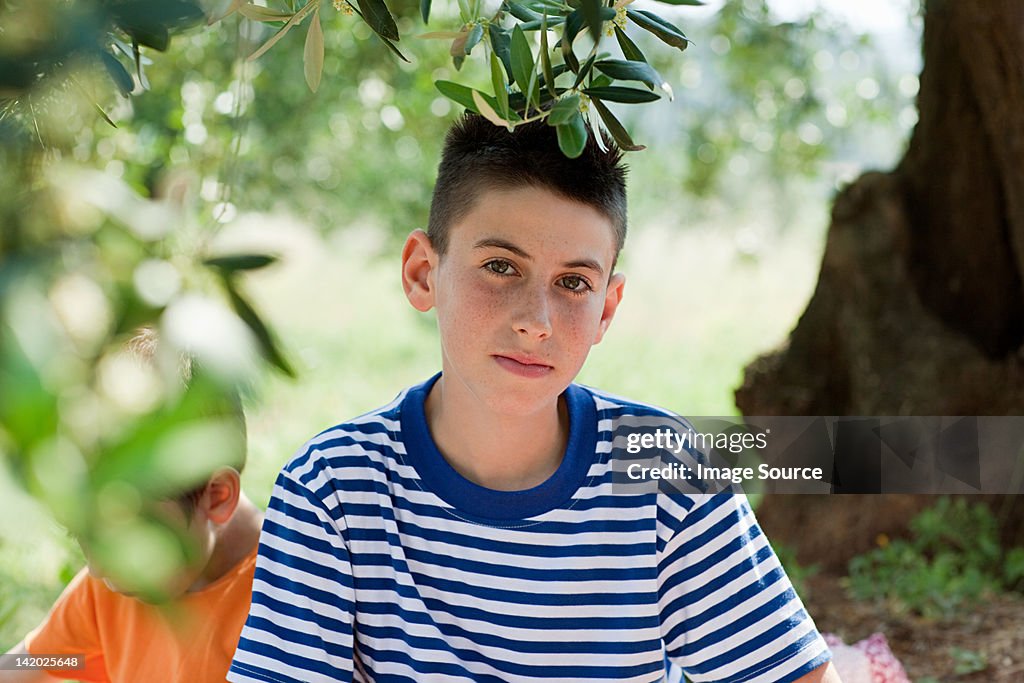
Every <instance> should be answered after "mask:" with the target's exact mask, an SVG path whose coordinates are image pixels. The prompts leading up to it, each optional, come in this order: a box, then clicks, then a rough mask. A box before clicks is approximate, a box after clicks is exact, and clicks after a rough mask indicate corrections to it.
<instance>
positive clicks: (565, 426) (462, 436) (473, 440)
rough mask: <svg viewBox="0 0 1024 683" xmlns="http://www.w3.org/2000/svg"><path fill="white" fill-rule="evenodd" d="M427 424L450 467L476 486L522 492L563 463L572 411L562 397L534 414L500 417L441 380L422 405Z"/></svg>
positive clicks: (540, 481)
mask: <svg viewBox="0 0 1024 683" xmlns="http://www.w3.org/2000/svg"><path fill="white" fill-rule="evenodd" d="M423 408H424V412H425V413H426V417H427V425H428V426H429V428H430V434H431V436H432V437H433V439H434V443H435V445H436V446H437V449H438V450H439V451H440V452H441V455H442V456H444V459H445V460H446V461H447V462H448V464H449V465H451V466H452V468H453V469H455V471H456V472H458V473H459V474H461V475H462V476H463V477H465V478H466V479H468V480H470V481H471V482H473V483H474V484H477V485H479V486H483V487H485V488H488V489H492V490H495V491H522V490H525V489H529V488H532V487H534V486H538V485H540V484H542V483H544V482H545V481H546V480H547V479H548V478H549V477H550V476H551V475H552V474H554V473H555V471H556V470H557V469H558V466H559V465H560V464H561V463H562V458H563V456H564V455H565V446H566V443H567V442H568V440H569V412H568V408H567V407H566V405H565V400H564V399H563V398H561V397H560V398H559V399H557V400H556V401H555V403H554V404H553V405H550V406H548V407H546V408H544V409H542V410H540V411H538V412H536V413H533V414H530V415H515V416H510V415H497V414H495V413H493V412H490V411H488V410H487V409H486V408H485V407H484V406H482V405H481V404H480V403H479V402H478V401H475V400H473V398H472V397H470V396H462V395H459V393H458V392H457V391H454V390H452V389H451V388H450V387H446V386H445V384H444V375H442V376H441V377H440V378H438V380H437V382H436V383H435V384H434V386H433V388H431V390H430V394H429V395H428V396H427V399H426V401H425V403H424V406H423Z"/></svg>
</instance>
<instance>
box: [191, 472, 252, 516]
mask: <svg viewBox="0 0 1024 683" xmlns="http://www.w3.org/2000/svg"><path fill="white" fill-rule="evenodd" d="M241 495H242V478H241V477H240V476H239V474H238V472H237V471H236V470H235V469H234V468H232V467H223V468H221V469H219V470H217V471H216V472H214V473H213V476H212V477H210V480H209V481H208V482H207V483H206V488H205V489H204V490H203V495H202V496H201V497H200V498H199V505H200V506H202V508H203V511H204V512H205V513H206V518H207V519H209V520H210V521H211V522H213V523H214V524H226V523H227V521H228V520H229V519H231V515H233V514H235V508H237V507H238V500H239V498H240V497H241Z"/></svg>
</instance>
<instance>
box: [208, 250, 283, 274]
mask: <svg viewBox="0 0 1024 683" xmlns="http://www.w3.org/2000/svg"><path fill="white" fill-rule="evenodd" d="M277 260H278V259H277V257H276V256H271V255H269V254H233V255H231V256H214V257H212V258H208V259H206V260H204V261H203V264H204V265H207V266H210V267H211V268H216V269H218V270H220V271H222V272H225V273H233V272H235V271H238V270H257V269H259V268H264V267H266V266H269V265H270V264H272V263H277Z"/></svg>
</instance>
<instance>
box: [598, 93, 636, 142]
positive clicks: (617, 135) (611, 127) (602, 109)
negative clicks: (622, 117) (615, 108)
mask: <svg viewBox="0 0 1024 683" xmlns="http://www.w3.org/2000/svg"><path fill="white" fill-rule="evenodd" d="M590 104H591V105H593V107H594V108H595V109H597V113H598V115H599V116H600V117H601V121H602V122H604V126H605V128H607V129H608V132H609V133H611V136H612V139H613V140H615V144H617V145H618V146H619V147H621V148H622V149H624V150H626V151H627V152H639V151H640V150H643V149H646V147H644V146H643V145H638V144H636V143H635V142H633V138H631V137H630V135H629V133H628V132H626V128H625V126H623V125H622V123H620V122H619V120H618V119H617V118H615V115H614V114H612V112H611V111H610V110H609V109H608V107H606V106H605V104H604V103H603V102H602V101H601V100H597V99H593V100H590Z"/></svg>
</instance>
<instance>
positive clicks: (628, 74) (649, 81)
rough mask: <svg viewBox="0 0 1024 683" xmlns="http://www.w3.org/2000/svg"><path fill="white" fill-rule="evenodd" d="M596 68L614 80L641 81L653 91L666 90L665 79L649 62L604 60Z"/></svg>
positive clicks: (597, 63)
mask: <svg viewBox="0 0 1024 683" xmlns="http://www.w3.org/2000/svg"><path fill="white" fill-rule="evenodd" d="M594 66H595V67H596V68H597V69H599V70H600V71H602V72H604V73H606V74H608V75H609V76H611V77H612V78H614V79H616V80H620V81H640V82H641V83H643V84H644V85H646V86H648V87H649V88H650V89H651V90H654V89H655V88H664V86H665V79H664V78H662V77H661V74H659V73H658V72H657V71H655V69H654V67H653V66H651V65H650V64H648V63H647V62H636V61H629V60H625V59H602V60H601V61H599V62H596V63H595V64H594Z"/></svg>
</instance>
